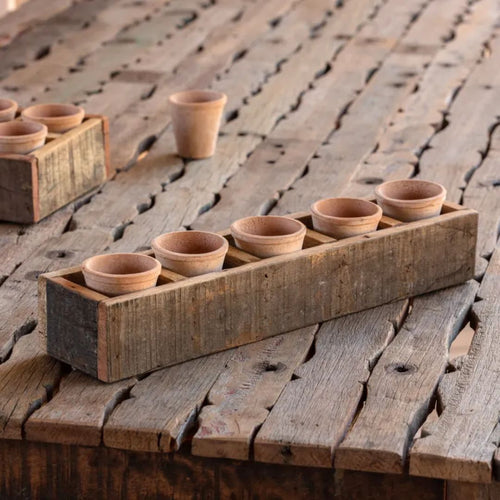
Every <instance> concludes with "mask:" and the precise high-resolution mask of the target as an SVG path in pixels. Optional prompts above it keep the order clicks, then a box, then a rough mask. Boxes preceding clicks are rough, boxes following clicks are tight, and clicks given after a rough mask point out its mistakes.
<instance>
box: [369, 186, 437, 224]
mask: <svg viewBox="0 0 500 500" xmlns="http://www.w3.org/2000/svg"><path fill="white" fill-rule="evenodd" d="M375 196H376V197H377V203H378V204H379V205H380V206H381V207H382V210H383V211H384V214H385V215H388V216H389V217H392V218H394V219H397V220H400V221H402V222H411V221H414V220H420V219H427V218H429V217H435V216H436V215H439V214H440V213H441V207H442V206H443V202H444V200H445V198H446V189H445V188H444V187H443V186H441V184H438V183H436V182H430V181H421V180H418V179H405V180H400V181H389V182H384V183H383V184H380V186H377V188H376V189H375Z"/></svg>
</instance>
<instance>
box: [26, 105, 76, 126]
mask: <svg viewBox="0 0 500 500" xmlns="http://www.w3.org/2000/svg"><path fill="white" fill-rule="evenodd" d="M84 117H85V111H84V110H83V108H81V107H80V106H75V105H73V104H36V105H34V106H30V107H29V108H26V109H25V110H23V111H22V113H21V118H22V119H23V120H25V121H32V122H39V123H43V124H44V125H46V126H47V128H48V129H49V132H58V133H62V132H67V131H68V130H71V129H72V128H75V127H78V125H80V123H82V121H83V119H84Z"/></svg>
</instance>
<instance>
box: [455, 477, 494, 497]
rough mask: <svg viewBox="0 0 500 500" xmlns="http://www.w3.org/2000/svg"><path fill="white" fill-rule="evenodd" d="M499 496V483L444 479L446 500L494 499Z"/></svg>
mask: <svg viewBox="0 0 500 500" xmlns="http://www.w3.org/2000/svg"><path fill="white" fill-rule="evenodd" d="M499 497H500V483H498V482H495V483H491V484H481V483H465V482H463V481H446V497H445V498H446V500H495V499H496V498H499Z"/></svg>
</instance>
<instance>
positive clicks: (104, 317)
mask: <svg viewBox="0 0 500 500" xmlns="http://www.w3.org/2000/svg"><path fill="white" fill-rule="evenodd" d="M293 217H295V218H298V219H300V220H302V221H303V222H304V223H305V224H306V225H307V226H308V227H309V228H310V227H312V226H311V217H310V215H309V214H308V213H301V214H295V215H293ZM477 221H478V214H477V212H475V211H474V210H469V209H466V208H464V207H461V206H458V205H454V204H452V203H446V204H445V205H444V207H443V213H442V214H441V215H440V216H438V217H435V218H432V219H427V220H423V221H418V222H411V223H405V224H403V223H400V222H398V221H396V220H394V219H390V218H388V217H383V218H382V221H381V223H380V225H379V229H378V230H377V231H375V232H374V233H371V234H368V235H364V236H357V237H353V238H347V239H344V240H340V241H335V240H333V239H332V238H329V237H327V236H324V235H322V234H319V233H317V232H314V231H312V230H310V229H309V230H308V233H307V236H306V241H305V244H304V249H303V250H301V251H300V252H297V253H293V254H289V255H284V256H278V257H271V258H268V259H258V258H257V257H254V256H252V255H249V254H247V253H244V252H242V251H240V250H238V249H237V248H235V247H234V246H232V243H233V242H232V239H231V236H230V235H229V232H227V231H226V232H223V233H221V234H224V235H225V236H226V237H227V238H228V240H229V242H230V244H231V245H230V250H229V252H228V255H227V258H226V262H225V269H224V270H223V271H221V272H217V273H211V274H206V275H203V276H197V277H194V278H185V277H183V276H180V275H178V274H175V273H173V272H171V271H168V270H166V269H164V270H163V272H162V275H161V276H160V279H159V280H158V285H157V286H156V287H154V288H151V289H149V290H146V291H143V292H136V293H131V294H128V295H123V296H119V297H114V298H109V297H106V296H105V295H102V294H100V293H97V292H94V291H92V290H90V289H88V288H86V287H85V285H84V280H83V276H82V273H81V270H80V268H79V267H75V268H71V269H65V270H62V271H58V272H53V273H48V274H44V275H42V276H41V277H40V281H39V304H40V325H41V328H42V331H45V332H46V340H47V352H48V353H49V354H50V355H52V356H54V357H55V358H57V359H59V360H61V361H64V362H66V363H69V364H70V365H72V366H73V367H75V368H78V369H80V370H82V371H84V372H85V373H88V374H90V375H93V376H94V377H97V378H99V379H100V380H103V381H106V382H111V381H115V380H119V379H122V378H125V377H129V376H132V375H138V374H141V373H145V372H148V371H151V370H154V369H157V368H160V367H164V366H168V365H172V364H175V363H179V362H181V361H185V360H189V359H192V358H196V357H198V356H202V355H206V354H210V353H213V352H216V351H221V350H224V349H228V348H231V347H235V346H240V345H243V344H248V343H250V342H255V341H257V340H260V339H263V338H266V337H271V336H273V335H277V334H279V333H284V332H287V331H290V330H294V329H297V328H300V327H304V326H306V325H311V324H315V323H319V322H322V321H325V320H328V319H332V318H335V317H337V316H342V315H344V314H349V313H353V312H357V311H360V310H363V309H367V308H370V307H374V306H377V305H381V304H384V303H387V302H391V301H394V300H398V299H402V298H406V297H412V296H414V295H418V294H422V293H425V292H430V291H432V290H437V289H440V288H444V287H448V286H451V285H455V284H458V283H461V282H463V281H466V280H468V279H470V278H472V277H473V275H474V260H475V247H476V237H477Z"/></svg>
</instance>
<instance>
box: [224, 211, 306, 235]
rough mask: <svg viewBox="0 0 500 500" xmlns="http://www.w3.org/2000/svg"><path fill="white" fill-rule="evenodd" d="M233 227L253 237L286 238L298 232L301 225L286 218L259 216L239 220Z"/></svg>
mask: <svg viewBox="0 0 500 500" xmlns="http://www.w3.org/2000/svg"><path fill="white" fill-rule="evenodd" d="M233 227H234V228H235V229H236V230H237V231H240V232H242V233H246V234H251V235H253V236H287V235H290V234H294V233H297V232H299V231H300V230H301V229H302V224H301V223H300V222H299V221H297V220H295V219H289V218H288V217H279V216H273V215H260V216H255V217H247V218H245V219H240V220H238V221H236V222H235V223H234V224H233Z"/></svg>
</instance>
